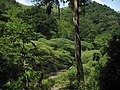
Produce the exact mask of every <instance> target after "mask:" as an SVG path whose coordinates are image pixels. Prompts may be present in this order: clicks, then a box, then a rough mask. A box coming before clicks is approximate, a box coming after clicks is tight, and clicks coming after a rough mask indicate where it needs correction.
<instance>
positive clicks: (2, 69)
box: [0, 0, 120, 90]
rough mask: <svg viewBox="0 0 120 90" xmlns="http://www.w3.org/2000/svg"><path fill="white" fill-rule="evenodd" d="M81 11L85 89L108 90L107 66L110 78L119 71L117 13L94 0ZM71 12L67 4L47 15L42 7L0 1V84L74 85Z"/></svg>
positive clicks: (17, 88) (6, 88)
mask: <svg viewBox="0 0 120 90" xmlns="http://www.w3.org/2000/svg"><path fill="white" fill-rule="evenodd" d="M83 11H84V12H82V13H79V17H80V19H79V24H80V25H79V28H80V32H79V33H80V34H81V36H80V38H81V52H82V54H81V55H82V61H83V69H84V75H85V83H86V84H85V88H86V89H87V90H111V89H110V87H109V86H108V87H105V85H107V82H105V81H104V80H106V78H107V77H106V76H105V75H108V73H109V71H111V70H112V71H113V72H116V73H115V74H114V75H112V71H111V72H110V75H109V76H108V78H107V80H108V81H111V80H113V81H114V80H116V78H118V79H119V77H118V76H119V75H120V74H119V68H118V67H120V65H119V64H117V62H119V59H117V58H119V56H120V52H119V50H118V49H119V48H120V47H119V46H120V45H119V40H120V38H119V36H120V13H118V12H116V11H114V10H112V9H110V8H109V7H107V6H106V5H101V4H98V3H96V2H91V3H89V4H87V5H86V6H85V7H84V8H83ZM72 17H73V12H72V10H71V8H69V7H64V8H60V17H59V13H58V11H57V9H56V6H53V9H52V11H51V14H50V15H49V14H48V13H47V11H46V6H41V5H39V4H38V5H34V6H25V5H22V4H19V3H18V2H16V1H15V0H0V89H2V90H23V89H24V90H50V89H53V90H54V88H58V87H59V88H63V90H66V89H70V90H76V89H78V87H77V77H76V72H77V70H76V62H75V59H74V57H75V55H74V53H75V50H74V48H75V40H74V36H75V32H74V30H73V29H74V27H73V21H72ZM114 50H115V51H114ZM116 64H117V66H116ZM111 66H112V67H113V68H115V69H114V70H113V69H111ZM107 70H108V71H107ZM110 76H111V77H113V79H110ZM115 77H116V78H115ZM107 80H106V81H107ZM114 82H115V83H117V84H116V85H119V83H120V82H119V81H118V82H117V80H116V81H114ZM109 85H112V84H111V83H109ZM79 88H82V86H81V87H79ZM101 88H102V89H101ZM104 88H105V89H104ZM118 88H119V87H118ZM80 90H83V89H80ZM112 90H113V89H112Z"/></svg>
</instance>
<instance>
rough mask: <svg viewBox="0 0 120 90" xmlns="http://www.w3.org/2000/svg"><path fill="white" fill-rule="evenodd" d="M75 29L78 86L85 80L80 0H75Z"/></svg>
mask: <svg viewBox="0 0 120 90" xmlns="http://www.w3.org/2000/svg"><path fill="white" fill-rule="evenodd" d="M73 23H74V30H75V60H76V63H77V80H78V86H79V84H80V82H81V81H83V82H84V74H83V66H82V60H81V40H80V34H79V0H74V17H73Z"/></svg>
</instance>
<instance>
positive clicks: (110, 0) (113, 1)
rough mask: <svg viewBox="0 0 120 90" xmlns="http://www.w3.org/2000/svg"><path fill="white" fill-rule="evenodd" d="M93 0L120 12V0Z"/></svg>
mask: <svg viewBox="0 0 120 90" xmlns="http://www.w3.org/2000/svg"><path fill="white" fill-rule="evenodd" d="M16 1H18V2H19V3H22V4H25V5H33V3H31V0H16ZM92 1H95V2H97V3H99V4H102V5H104V4H105V5H107V6H108V7H110V8H112V9H114V10H115V11H119V12H120V0H92ZM63 6H66V4H65V5H63V4H62V3H61V7H63Z"/></svg>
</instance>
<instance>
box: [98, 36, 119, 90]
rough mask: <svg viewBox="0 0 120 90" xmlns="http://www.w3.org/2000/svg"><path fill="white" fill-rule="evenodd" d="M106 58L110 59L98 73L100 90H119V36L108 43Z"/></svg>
mask: <svg viewBox="0 0 120 90" xmlns="http://www.w3.org/2000/svg"><path fill="white" fill-rule="evenodd" d="M108 56H109V57H110V59H109V60H108V62H107V64H106V66H105V67H104V68H102V69H101V73H100V89H101V90H120V36H114V37H113V39H112V40H111V41H110V43H109V47H108Z"/></svg>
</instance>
